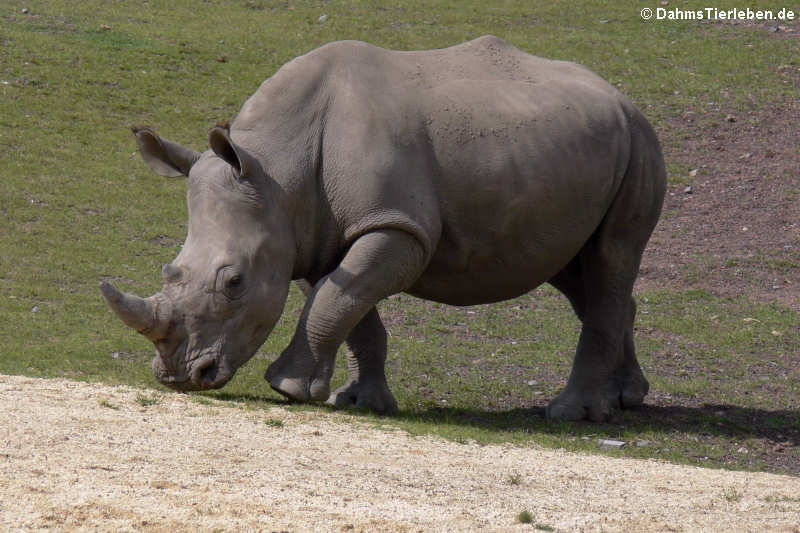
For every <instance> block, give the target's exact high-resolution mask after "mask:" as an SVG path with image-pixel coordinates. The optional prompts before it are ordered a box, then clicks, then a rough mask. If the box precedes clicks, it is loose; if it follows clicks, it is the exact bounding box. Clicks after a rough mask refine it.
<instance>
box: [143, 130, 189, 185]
mask: <svg viewBox="0 0 800 533" xmlns="http://www.w3.org/2000/svg"><path fill="white" fill-rule="evenodd" d="M131 129H132V130H133V133H134V134H135V135H136V143H137V144H138V145H139V153H140V154H142V159H144V161H145V163H147V165H148V166H149V167H150V168H151V169H152V170H153V171H154V172H155V173H157V174H160V175H162V176H167V177H169V178H177V177H178V176H188V175H189V170H191V168H192V165H194V164H195V163H196V162H197V160H198V159H200V152H195V151H194V150H192V149H190V148H186V147H185V146H181V145H180V144H178V143H176V142H172V141H168V140H167V139H162V138H161V137H159V136H158V135H156V133H155V132H154V131H153V130H151V129H150V128H140V127H137V126H134V127H133V128H131Z"/></svg>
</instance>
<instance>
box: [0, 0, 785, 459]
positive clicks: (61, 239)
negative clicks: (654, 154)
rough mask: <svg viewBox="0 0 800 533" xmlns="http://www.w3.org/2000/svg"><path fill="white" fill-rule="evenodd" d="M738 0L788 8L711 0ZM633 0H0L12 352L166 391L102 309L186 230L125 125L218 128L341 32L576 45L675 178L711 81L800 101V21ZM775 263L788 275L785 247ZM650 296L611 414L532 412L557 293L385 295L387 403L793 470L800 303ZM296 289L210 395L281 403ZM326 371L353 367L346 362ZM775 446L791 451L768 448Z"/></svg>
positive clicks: (180, 191)
mask: <svg viewBox="0 0 800 533" xmlns="http://www.w3.org/2000/svg"><path fill="white" fill-rule="evenodd" d="M748 5H749V6H751V7H761V8H763V9H774V10H775V11H777V10H778V9H779V8H781V7H784V6H783V5H778V4H776V3H761V4H759V3H752V2H751V3H747V5H745V4H744V3H741V4H737V3H733V2H719V4H717V5H716V6H717V7H719V8H721V9H723V8H727V7H738V8H744V7H747V6H748ZM641 7H642V6H641V5H640V4H639V3H636V2H622V3H615V2H600V1H596V2H585V3H581V4H580V5H577V6H576V5H573V4H572V3H569V2H563V1H559V2H552V3H549V4H548V5H546V6H542V5H538V3H537V4H533V3H531V2H519V1H505V2H503V1H501V2H491V3H490V2H475V1H465V2H451V1H450V2H443V1H438V0H437V1H428V2H417V1H401V2H399V3H395V4H394V5H393V6H392V7H387V6H382V5H380V4H379V3H376V2H369V1H366V0H361V1H356V0H352V1H336V0H331V1H325V2H322V1H320V2H302V1H297V2H284V1H274V2H273V1H262V0H237V1H230V2H225V1H221V0H220V1H212V0H209V1H204V2H196V1H189V0H184V1H177V2H164V1H150V2H146V3H140V2H124V1H121V2H105V1H85V2H77V3H76V2H70V1H66V0H48V1H35V0H32V1H28V2H25V3H19V2H4V3H3V4H2V5H1V6H0V178H1V179H0V213H1V214H2V217H3V223H2V229H0V301H2V303H0V372H2V373H10V374H26V375H32V376H65V377H69V378H74V379H85V380H101V381H107V382H113V383H127V384H134V385H139V386H145V387H153V388H157V387H158V385H157V384H156V383H155V382H154V380H153V378H152V376H151V371H150V366H149V360H150V357H151V356H152V353H153V347H152V345H151V344H150V343H149V342H148V341H146V340H145V339H143V338H141V337H140V336H137V335H135V334H134V333H133V332H131V331H130V330H129V329H127V328H126V327H125V326H123V325H122V323H121V322H119V321H118V320H117V319H116V318H115V317H114V316H113V315H112V314H111V312H110V311H109V310H108V309H107V308H106V306H105V304H104V302H103V301H102V298H101V297H100V294H99V292H98V290H97V283H98V281H99V280H100V279H109V280H113V281H114V282H115V283H116V284H117V286H118V287H119V288H121V289H123V290H129V291H135V292H137V293H139V294H142V295H146V294H150V293H152V292H155V291H156V290H158V289H159V288H160V275H159V268H160V265H161V264H162V263H166V262H169V261H171V260H172V258H173V257H174V256H175V254H176V253H177V251H178V249H179V247H180V244H181V243H182V241H183V238H184V236H185V233H186V227H187V223H186V207H185V199H184V195H185V187H186V183H185V181H183V180H180V179H165V178H161V177H159V176H156V175H154V174H152V173H151V172H150V171H149V170H148V169H147V167H146V166H145V165H144V164H143V163H142V162H141V160H140V158H139V157H138V154H136V153H135V142H134V140H133V137H132V135H131V133H130V131H129V130H128V127H129V126H130V125H132V124H148V125H151V126H153V127H155V128H157V130H158V131H159V133H160V134H162V135H164V136H166V137H168V138H171V139H175V140H177V141H180V142H182V143H184V144H187V145H189V146H192V147H193V148H195V149H198V150H202V149H205V145H206V131H207V130H208V129H209V128H210V127H211V126H213V125H214V124H215V123H218V122H222V121H226V120H229V119H231V118H232V117H233V116H235V114H236V112H237V110H238V109H239V107H240V106H241V104H242V103H243V102H244V100H245V98H246V97H247V96H249V95H250V94H251V93H252V92H253V91H255V89H256V88H257V87H258V85H259V84H260V82H261V81H262V80H263V79H265V78H266V77H268V76H269V75H270V74H272V73H273V72H274V71H275V70H276V69H277V68H278V67H279V66H280V65H281V64H283V63H284V62H286V61H288V60H290V59H291V58H293V57H295V56H297V55H299V54H301V53H304V52H306V51H308V50H310V49H312V48H314V47H317V46H319V45H321V44H324V43H326V42H328V41H332V40H337V39H345V38H353V39H363V40H368V41H370V42H373V43H375V44H378V45H382V46H386V47H390V48H398V49H424V48H436V47H443V46H448V45H452V44H456V43H458V42H461V41H464V40H467V39H470V38H474V37H477V36H479V35H482V34H485V33H493V34H496V35H499V36H501V37H503V38H505V39H507V40H509V41H511V42H512V43H514V44H515V45H517V46H518V47H520V48H522V49H524V50H526V51H529V52H531V53H535V54H538V55H543V56H549V57H553V58H559V59H568V60H573V61H577V62H580V63H583V64H585V65H587V66H588V67H590V68H592V69H593V70H595V71H596V72H598V73H599V74H601V75H602V76H604V77H605V78H606V79H608V80H610V81H611V82H612V83H614V84H615V85H617V86H618V87H620V88H621V89H622V90H623V91H624V92H626V93H627V94H628V95H629V96H630V97H631V98H632V99H633V100H634V102H635V103H636V104H637V105H638V106H639V107H640V108H641V109H642V110H643V111H644V112H645V114H646V115H647V116H648V117H649V118H650V119H651V120H652V121H653V122H654V124H655V125H656V127H657V129H658V130H659V132H660V133H662V134H664V135H666V138H668V139H671V140H674V144H665V147H664V148H665V150H664V151H665V155H666V157H667V161H668V166H669V169H670V171H671V183H672V184H673V185H676V186H677V185H678V184H683V183H684V182H685V179H686V178H685V177H686V175H687V172H688V170H689V168H688V167H687V164H686V163H685V162H682V160H681V159H680V157H678V151H679V146H680V143H679V142H678V139H680V138H681V135H682V133H683V129H682V128H685V127H686V126H685V125H681V124H678V123H676V122H675V121H674V118H675V117H676V116H679V115H681V114H682V113H684V112H685V111H686V110H687V109H691V110H694V111H696V112H697V113H699V114H701V115H702V114H704V113H707V112H710V111H708V110H710V109H711V108H714V107H715V102H719V101H720V100H721V99H724V100H725V103H726V105H727V106H728V107H729V108H748V109H756V110H757V109H758V108H759V106H769V105H771V103H773V102H786V101H789V100H792V99H794V100H797V98H798V88H797V86H796V85H794V84H792V83H786V78H785V76H783V75H782V73H784V72H785V69H784V70H782V69H781V68H779V67H782V66H788V67H789V68H794V69H797V67H798V57H800V46H799V45H798V43H799V42H800V40H798V39H797V38H793V35H792V34H791V33H789V34H787V33H786V32H785V30H784V36H786V35H788V37H786V38H776V37H775V36H773V35H772V34H771V33H770V31H769V29H765V28H764V27H762V26H761V25H748V24H738V25H731V24H719V23H716V24H707V23H697V22H679V21H649V22H648V21H643V20H642V19H641V18H640V16H639V11H640V9H641ZM652 7H653V8H655V7H656V6H655V5H653V6H652ZM23 8H25V12H23ZM322 15H326V16H327V17H322V18H320V17H321V16H322ZM794 28H795V30H796V31H795V34H794V35H796V34H797V33H800V28H799V27H798V25H796V24H795V25H794ZM795 124H796V122H795ZM798 245H800V243H798ZM784 267H785V268H786V271H787V276H789V277H792V278H793V279H794V280H798V271H799V267H798V266H797V265H796V264H792V263H790V264H788V265H784ZM637 298H638V300H639V305H640V310H641V313H640V315H639V319H638V322H637V328H638V332H639V336H638V339H637V341H638V348H639V352H640V359H641V361H642V365H643V367H644V369H645V371H646V373H647V375H648V377H649V378H650V380H651V385H652V392H651V395H650V396H649V397H648V398H649V405H648V406H646V407H645V408H643V409H641V410H638V411H635V412H631V413H625V414H624V415H623V416H622V417H621V419H620V420H617V421H615V423H613V424H604V425H596V424H565V423H552V422H548V421H546V420H545V419H544V418H543V408H544V405H546V402H547V400H548V399H549V398H551V397H552V396H553V395H554V394H555V393H556V392H557V391H558V390H559V389H560V388H561V387H562V386H563V385H564V382H565V379H566V376H567V374H568V372H569V368H570V365H571V357H572V353H573V351H574V346H575V343H576V339H577V334H578V330H579V327H578V326H579V325H578V322H577V320H576V319H575V318H574V316H573V315H572V313H571V311H570V310H569V306H568V304H567V303H566V301H565V300H564V299H563V298H561V297H560V296H559V295H558V294H556V293H555V291H553V290H550V289H547V288H543V289H540V290H538V291H536V292H535V293H533V294H531V295H527V296H525V297H522V298H519V299H517V300H514V301H510V302H505V303H502V304H498V305H493V306H481V307H476V308H465V309H459V308H452V307H446V306H442V305H436V304H430V303H426V302H421V301H419V300H415V299H413V298H410V297H407V296H397V297H394V298H391V299H389V300H388V301H386V302H385V303H384V304H383V305H382V311H383V315H384V316H385V322H386V323H387V326H388V327H389V329H390V333H391V338H390V362H389V375H390V377H389V380H390V385H391V386H392V387H393V390H394V392H395V394H396V395H397V397H398V400H399V402H400V406H401V409H402V414H401V415H400V416H398V417H397V418H395V419H391V420H381V421H380V422H379V423H380V424H386V423H388V424H393V425H399V426H402V427H404V428H406V429H409V430H410V431H413V432H420V433H437V434H441V435H445V436H448V437H450V438H455V439H461V440H468V439H476V440H479V441H481V442H530V441H533V442H537V443H542V444H545V445H549V446H556V447H564V448H568V449H584V450H591V451H598V452H599V450H598V445H597V439H599V438H604V437H614V438H621V439H623V440H626V441H628V442H629V443H631V445H629V446H627V447H625V448H623V449H622V450H618V451H613V452H602V453H616V454H623V455H631V456H643V457H659V458H666V459H669V460H673V461H681V462H693V463H698V464H704V465H713V466H730V467H736V468H755V469H766V470H773V471H781V472H792V473H794V474H800V428H799V427H798V426H800V372H799V371H798V369H800V353H799V352H800V350H799V349H798V346H800V328H799V327H798V323H799V322H800V320H799V318H798V313H797V311H796V310H793V309H792V308H791V306H789V305H786V304H785V303H780V302H777V301H776V302H770V301H763V299H758V300H757V299H754V298H751V297H750V296H749V295H748V294H747V293H746V292H744V293H743V294H741V295H739V296H736V297H730V296H724V297H723V296H719V295H716V294H715V293H714V292H712V291H703V290H697V289H688V288H686V287H683V286H681V285H680V284H674V283H673V284H672V285H670V284H665V285H664V286H662V287H658V288H655V287H654V288H649V289H647V290H644V291H642V292H640V293H639V294H638V295H637ZM301 306H302V301H301V299H300V297H299V293H298V292H297V291H294V290H293V292H292V296H291V299H290V301H289V302H288V304H287V306H286V310H285V312H284V317H283V319H282V320H281V322H280V324H279V325H278V327H277V328H276V330H275V332H274V333H273V334H272V336H271V337H270V339H269V340H268V341H267V343H266V344H265V345H264V347H263V348H262V350H261V352H260V353H259V355H258V356H257V357H255V358H254V359H253V360H252V361H251V362H250V363H249V364H248V365H247V366H246V367H245V368H243V369H242V370H241V371H240V372H239V374H238V375H237V377H236V378H235V380H234V381H233V382H231V384H229V385H228V386H227V387H226V388H225V389H223V391H221V392H218V393H213V394H215V395H217V396H220V397H223V398H229V399H231V400H235V401H247V402H251V403H253V404H254V405H258V404H260V403H264V402H266V403H272V402H275V401H279V398H278V397H277V396H276V395H275V394H273V393H271V392H270V391H269V390H268V387H267V385H266V383H265V382H264V381H263V379H262V377H261V376H262V374H263V371H264V369H265V368H266V366H267V364H268V360H269V359H271V358H273V357H274V356H275V355H276V354H277V353H279V352H280V351H281V349H282V348H283V347H284V346H285V345H286V344H287V343H288V340H289V338H290V336H291V334H292V332H293V328H294V324H295V321H296V318H297V315H298V313H299V310H300V307H301ZM336 379H337V380H341V379H343V377H342V371H341V369H340V370H339V372H338V374H337V377H336ZM635 443H638V444H641V445H635ZM776 445H782V446H783V448H781V449H780V451H779V452H775V451H774V449H773V448H770V447H771V446H776ZM742 450H744V451H742ZM780 454H782V455H780ZM776 457H777V459H776Z"/></svg>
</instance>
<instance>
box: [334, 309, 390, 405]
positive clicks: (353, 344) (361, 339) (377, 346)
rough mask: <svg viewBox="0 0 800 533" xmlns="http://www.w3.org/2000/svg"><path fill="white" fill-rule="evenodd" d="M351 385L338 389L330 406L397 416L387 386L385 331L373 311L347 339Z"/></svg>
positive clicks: (372, 310)
mask: <svg viewBox="0 0 800 533" xmlns="http://www.w3.org/2000/svg"><path fill="white" fill-rule="evenodd" d="M347 347H348V353H347V369H348V370H349V372H350V381H349V382H348V383H347V384H346V385H344V386H342V387H339V388H338V389H336V390H335V391H334V392H333V393H332V394H331V396H330V398H328V401H327V403H328V404H330V405H335V406H337V407H353V406H355V407H362V408H367V409H370V410H372V411H375V412H376V413H380V414H392V413H396V412H397V401H396V400H395V399H394V395H393V394H392V392H391V391H390V390H389V385H388V384H387V383H386V372H385V370H384V364H385V363H386V328H384V327H383V323H382V322H381V318H380V316H379V315H378V311H377V309H375V308H372V309H371V310H370V311H369V312H368V313H367V314H366V316H365V317H364V318H363V319H361V322H359V323H358V325H356V327H355V328H353V330H352V331H351V332H350V335H348V336H347Z"/></svg>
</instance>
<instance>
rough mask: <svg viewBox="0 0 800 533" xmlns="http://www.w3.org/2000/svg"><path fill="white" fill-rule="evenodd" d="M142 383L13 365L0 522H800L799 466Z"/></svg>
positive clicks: (6, 386)
mask: <svg viewBox="0 0 800 533" xmlns="http://www.w3.org/2000/svg"><path fill="white" fill-rule="evenodd" d="M142 394H143V393H142V392H141V391H137V390H136V389H130V388H126V387H109V386H103V385H94V384H85V383H75V382H69V381H55V380H37V379H31V378H24V377H10V376H0V530H2V531H37V530H45V529H48V530H51V531H52V530H56V531H73V530H79V531H170V532H171V531H215V530H218V531H314V532H318V531H365V532H366V531H369V532H372V531H392V532H395V531H524V530H527V531H533V530H534V528H533V526H532V525H522V524H519V523H518V522H517V520H516V517H517V515H518V514H519V513H520V511H523V510H529V511H530V512H531V514H532V515H533V517H534V522H535V523H538V524H542V525H546V526H550V527H552V528H555V530H557V531H601V530H602V531H726V532H733V531H791V532H800V479H798V478H793V477H788V476H777V475H769V474H752V473H740V472H726V471H720V470H707V469H701V468H692V467H686V466H674V465H670V464H665V463H660V462H656V461H640V460H628V459H613V458H607V457H594V456H585V455H576V454H572V453H566V452H562V451H554V450H541V449H535V448H514V447H505V446H477V445H462V444H457V443H452V442H447V441H443V440H440V439H435V438H419V437H411V436H409V435H407V434H405V433H403V432H399V431H396V430H388V429H378V428H374V427H369V426H368V425H366V424H364V423H363V422H360V421H353V420H352V419H348V418H347V416H346V415H339V414H328V413H322V412H310V413H292V412H289V411H287V410H284V409H281V408H277V407H276V408H273V409H271V410H269V411H268V412H265V411H262V410H248V409H246V408H241V407H236V406H232V407H231V406H228V405H226V404H223V403H218V402H212V403H210V404H209V405H206V404H201V403H198V401H197V400H196V399H192V398H191V397H189V396H185V395H179V394H166V395H164V396H162V397H161V398H160V401H159V403H158V404H156V405H153V406H148V407H144V406H142V405H140V403H139V402H138V401H137V397H139V398H141V395H142ZM144 394H145V395H150V394H151V393H147V392H145V393H144ZM268 420H272V421H275V420H281V421H283V426H282V427H279V425H278V424H276V423H271V424H269V423H266V422H267V421H268ZM512 476H517V477H515V481H518V482H516V483H514V482H512ZM726 495H727V497H726Z"/></svg>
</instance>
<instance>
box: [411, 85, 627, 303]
mask: <svg viewBox="0 0 800 533" xmlns="http://www.w3.org/2000/svg"><path fill="white" fill-rule="evenodd" d="M460 85H463V87H464V89H465V90H463V91H459V90H458V89H459V86H460ZM446 88H447V89H448V92H447V94H448V100H449V101H450V104H449V105H448V106H446V107H448V108H452V107H455V110H454V111H451V112H444V113H439V114H438V115H437V116H436V118H435V119H434V120H433V121H430V123H429V126H428V129H429V132H430V138H431V139H432V144H433V146H434V151H435V156H436V161H437V167H436V169H437V172H436V173H434V174H433V175H432V176H431V178H432V179H433V180H434V184H435V189H436V193H437V197H438V200H439V204H438V206H439V213H440V221H441V230H440V234H439V238H438V241H437V244H436V250H435V252H434V254H433V257H432V260H431V262H430V264H429V267H428V269H427V270H426V272H425V273H424V274H423V276H422V277H421V278H420V280H419V281H418V283H417V285H416V286H415V287H413V288H412V290H411V292H413V293H415V294H418V295H420V296H424V297H426V298H430V299H434V300H440V301H446V302H448V303H453V304H474V303H482V302H486V301H495V300H502V299H505V298H509V297H513V296H516V295H519V294H522V293H524V292H527V291H528V290H530V289H532V288H533V287H535V286H537V285H539V284H541V283H543V282H545V281H547V280H548V279H549V278H550V277H552V276H553V275H555V274H556V273H557V272H558V271H559V270H560V269H561V268H563V266H564V265H565V264H566V263H567V262H569V260H570V259H572V257H574V256H575V255H576V254H577V252H578V251H579V250H580V248H581V247H582V246H583V244H584V243H585V242H586V240H587V239H588V238H589V237H590V235H591V234H592V233H593V232H594V230H595V229H596V228H597V226H598V225H599V224H600V222H601V220H602V218H603V216H604V215H605V213H606V211H607V209H608V207H609V206H610V204H611V202H612V201H613V199H614V195H615V193H616V190H617V189H618V187H619V185H620V182H621V180H622V176H623V174H624V172H625V169H626V166H627V160H628V157H629V147H630V141H629V135H630V133H629V131H628V129H627V124H626V117H625V113H624V111H623V108H622V106H621V105H620V103H619V102H617V101H615V100H614V99H613V98H611V97H610V96H609V95H608V94H607V93H605V92H599V91H595V90H592V89H591V88H589V87H585V86H575V85H572V86H570V85H569V84H564V83H542V84H530V83H512V82H507V81H506V82H502V83H499V82H474V81H471V82H468V83H467V82H464V83H463V84H460V83H453V84H450V86H449V87H446ZM467 88H468V90H466V89H467ZM426 101H430V100H426ZM456 101H457V103H456ZM464 110H469V112H466V113H465V112H464Z"/></svg>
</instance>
